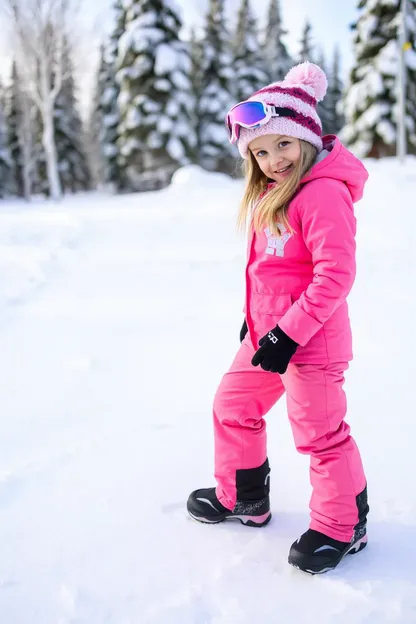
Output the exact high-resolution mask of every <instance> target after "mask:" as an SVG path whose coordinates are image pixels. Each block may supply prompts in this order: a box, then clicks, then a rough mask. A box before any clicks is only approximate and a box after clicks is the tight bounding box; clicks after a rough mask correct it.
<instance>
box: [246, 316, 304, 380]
mask: <svg viewBox="0 0 416 624" xmlns="http://www.w3.org/2000/svg"><path fill="white" fill-rule="evenodd" d="M259 345H260V348H259V349H257V351H256V353H255V354H254V356H253V359H252V360H251V363H252V365H253V366H258V365H259V364H260V366H261V367H262V369H263V370H265V371H270V372H271V373H279V374H280V375H283V373H285V372H286V370H287V367H288V364H289V362H290V359H291V358H292V356H293V355H294V353H295V351H296V349H297V348H298V346H299V345H298V344H297V343H296V342H295V341H294V340H292V338H289V336H288V335H287V334H285V332H284V331H283V330H281V329H280V327H279V325H276V327H275V328H274V329H272V330H271V331H269V333H268V334H266V336H263V338H262V339H261V340H260V341H259Z"/></svg>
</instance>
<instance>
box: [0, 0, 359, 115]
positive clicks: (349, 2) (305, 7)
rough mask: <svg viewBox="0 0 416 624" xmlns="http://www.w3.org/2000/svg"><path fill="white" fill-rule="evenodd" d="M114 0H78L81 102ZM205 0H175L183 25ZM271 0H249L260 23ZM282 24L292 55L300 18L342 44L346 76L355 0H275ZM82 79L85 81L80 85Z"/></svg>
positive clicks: (318, 35)
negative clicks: (280, 12)
mask: <svg viewBox="0 0 416 624" xmlns="http://www.w3.org/2000/svg"><path fill="white" fill-rule="evenodd" d="M113 2H114V0H101V1H100V3H97V1H96V0H83V1H82V5H81V6H82V12H80V14H79V16H78V18H77V24H76V25H75V26H74V32H75V34H76V36H77V39H78V41H79V43H80V46H81V48H80V54H79V57H78V58H79V61H78V67H77V69H78V77H79V82H80V84H82V85H84V88H83V95H82V98H83V100H84V103H85V102H87V100H88V99H89V94H88V93H89V91H88V85H90V84H91V80H92V76H93V74H94V70H95V66H96V63H97V49H98V46H99V43H100V41H101V39H102V37H104V36H105V34H106V33H108V32H110V30H111V26H112V12H111V7H112V5H113ZM208 2H209V0H176V3H177V4H178V5H179V6H180V7H181V8H182V12H183V15H182V17H183V22H184V25H185V28H186V29H187V30H189V29H190V28H191V27H193V26H196V27H198V26H199V27H201V26H203V24H204V18H205V15H206V12H207V8H208ZM269 2H270V0H252V7H253V8H254V10H255V13H256V15H257V17H258V18H259V24H260V26H262V25H264V23H265V18H266V15H267V9H268V6H269ZM280 2H281V10H282V18H283V25H284V28H286V30H287V31H288V33H289V34H288V35H287V37H286V40H285V42H286V44H287V47H288V49H289V51H290V52H291V53H292V54H293V55H296V54H297V53H298V51H299V47H300V45H299V40H300V37H301V33H302V29H303V26H304V24H305V20H306V19H309V20H310V22H311V24H312V29H313V30H312V34H313V39H314V43H315V44H316V45H318V46H322V47H323V48H324V50H325V52H326V53H327V55H329V56H331V54H332V51H333V49H334V46H335V45H336V44H338V45H339V46H340V49H341V63H342V65H341V66H342V73H343V76H344V78H345V79H346V78H347V76H348V72H349V69H350V67H351V64H352V61H353V55H352V36H351V31H350V29H349V25H350V24H351V23H352V22H353V21H354V20H355V19H356V17H357V14H358V12H357V9H356V6H357V4H358V2H357V0H342V2H337V6H336V10H334V0H295V1H294V0H280ZM240 3H241V0H226V11H227V17H228V19H229V25H230V26H231V25H232V24H233V22H234V21H235V20H236V16H237V13H238V9H239V6H240ZM10 49H11V46H10V43H9V41H8V40H7V37H2V38H1V40H0V75H1V74H3V75H4V74H5V73H6V72H7V68H8V66H9V62H8V59H9V58H10ZM85 85H87V87H85Z"/></svg>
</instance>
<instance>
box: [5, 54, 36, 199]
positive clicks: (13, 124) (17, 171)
mask: <svg viewBox="0 0 416 624" xmlns="http://www.w3.org/2000/svg"><path fill="white" fill-rule="evenodd" d="M21 95H22V93H21V89H20V84H19V76H18V73H17V66H16V63H15V62H14V63H13V65H12V74H11V85H10V90H9V110H8V115H7V125H8V128H9V151H10V156H11V160H12V163H13V172H12V176H13V187H14V193H15V194H16V195H18V196H19V197H24V196H25V190H24V178H23V159H24V157H23V150H22V140H21V138H22V137H21V130H22V121H23V119H22V106H21ZM29 195H30V189H29Z"/></svg>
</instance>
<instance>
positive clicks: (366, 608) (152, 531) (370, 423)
mask: <svg viewBox="0 0 416 624" xmlns="http://www.w3.org/2000/svg"><path fill="white" fill-rule="evenodd" d="M368 167H369V169H370V173H371V179H370V183H369V185H368V189H367V193H366V196H365V199H364V200H363V201H362V202H361V203H360V204H359V205H358V206H357V216H358V220H359V236H358V243H359V256H358V261H359V272H358V278H357V282H356V285H355V288H354V292H353V295H352V296H351V298H350V303H351V315H352V320H353V326H354V337H355V360H354V362H353V363H352V365H351V368H350V371H349V373H348V379H347V390H348V393H349V422H350V423H351V425H352V428H353V432H354V434H355V437H356V438H357V440H358V442H359V444H360V447H361V451H362V454H363V458H364V461H365V465H366V470H367V474H368V488H369V496H370V505H371V514H370V516H369V540H370V541H369V547H368V548H367V549H366V550H365V551H363V553H362V554H360V555H358V556H357V557H350V558H348V560H346V561H345V562H343V563H342V564H341V565H340V566H339V567H338V568H337V570H335V571H334V572H332V573H329V574H327V575H324V576H322V577H310V576H307V575H304V574H302V573H301V572H299V571H297V570H295V569H293V568H291V567H289V566H288V564H287V553H288V549H289V547H290V544H291V543H292V541H293V540H294V539H295V538H296V537H297V536H298V535H299V534H300V533H301V532H303V531H304V530H305V529H306V528H307V524H308V499H309V487H310V486H309V477H308V466H307V463H308V462H307V458H305V457H302V456H300V455H298V454H297V453H296V451H295V450H294V446H293V442H292V436H291V432H290V429H289V425H288V422H287V419H286V414H285V405H284V403H282V404H280V405H278V406H276V407H275V408H274V409H273V410H272V411H271V413H270V415H269V417H268V423H269V455H270V461H271V465H272V507H273V514H274V519H273V522H272V523H270V524H269V525H268V527H266V528H264V529H262V530H255V529H249V528H246V527H243V526H241V525H239V524H233V523H224V524H222V525H218V526H205V525H201V524H198V523H196V522H193V521H192V520H191V519H190V518H189V517H188V516H187V514H186V511H185V503H186V499H187V496H188V493H189V492H190V491H191V490H192V489H194V488H195V487H202V486H209V485H211V484H213V480H212V451H213V445H212V432H211V403H212V398H213V394H214V392H215V389H216V387H217V384H218V382H219V380H220V378H221V376H222V374H223V373H224V372H225V371H226V370H227V368H228V366H229V364H230V362H231V360H232V357H233V355H234V352H235V350H236V349H237V348H238V334H239V330H240V325H241V322H242V312H241V309H242V299H243V272H244V271H243V270H244V256H245V242H244V239H243V238H242V237H241V236H239V235H238V234H237V233H236V231H235V228H234V219H235V215H236V211H237V206H238V201H239V197H240V194H241V189H242V184H241V182H231V181H229V180H228V179H226V178H223V177H222V176H215V175H208V174H203V173H202V172H201V171H199V170H198V169H191V170H182V171H180V172H179V173H178V174H177V178H176V181H175V184H174V185H173V186H172V187H171V188H170V189H168V190H166V191H163V192H160V193H153V194H146V195H129V196H123V197H106V196H100V195H98V194H93V195H84V196H78V197H76V198H70V199H66V200H65V201H64V202H63V203H62V204H60V205H53V204H46V203H41V202H35V203H34V204H33V205H31V206H26V205H25V204H23V203H20V202H8V203H5V202H3V203H0V345H1V347H0V379H1V395H0V396H1V422H0V623H1V624H147V623H149V624H237V623H238V624H252V623H253V622H262V623H267V624H290V623H291V622H301V623H311V624H312V623H316V622H319V623H320V624H327V623H331V624H332V623H334V624H384V623H386V624H387V623H393V622H399V623H401V624H414V623H415V622H416V486H415V479H416V452H415V443H416V442H415V440H416V399H415V392H414V389H415V388H416V364H415V353H416V331H415V323H416V293H415V288H416V256H415V242H414V241H415V240H416V210H415V196H416V160H411V159H409V161H408V163H407V165H406V167H404V168H402V169H400V168H399V166H398V165H397V163H396V162H395V161H394V160H385V161H383V162H381V163H375V162H368Z"/></svg>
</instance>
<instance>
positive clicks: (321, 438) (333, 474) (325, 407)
mask: <svg viewBox="0 0 416 624" xmlns="http://www.w3.org/2000/svg"><path fill="white" fill-rule="evenodd" d="M347 367H348V364H347V363H346V362H345V363H332V364H328V365H325V366H316V365H307V364H303V365H297V364H296V365H295V364H291V365H289V369H288V372H287V373H286V375H284V377H283V382H284V385H285V388H286V392H287V407H288V416H289V420H290V424H291V427H292V431H293V437H294V440H295V445H296V448H297V450H298V451H299V452H301V453H306V454H308V455H310V457H311V463H310V480H311V485H312V488H313V492H312V498H311V502H310V508H311V528H313V529H315V530H317V531H321V532H322V533H325V534H326V535H329V536H330V537H333V538H334V539H338V540H341V541H349V540H350V539H351V537H352V535H353V533H354V527H355V526H356V524H357V523H358V519H359V518H358V516H359V511H358V506H357V496H358V495H359V494H361V493H362V492H363V490H364V489H365V487H366V479H365V475H364V469H363V466H362V461H361V456H360V453H359V450H358V448H357V445H356V443H355V441H354V440H353V438H352V437H351V436H350V427H349V425H348V424H347V423H346V422H345V420H344V418H345V416H346V410H347V402H346V397H345V393H344V389H343V385H344V372H345V370H346V369H347Z"/></svg>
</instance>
